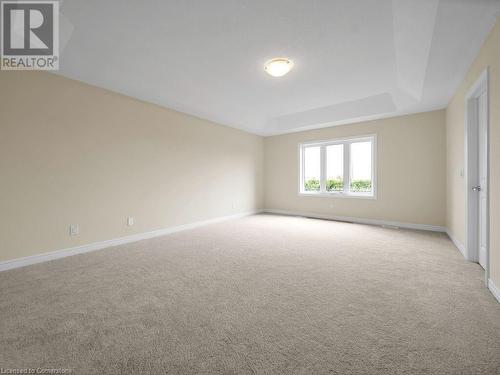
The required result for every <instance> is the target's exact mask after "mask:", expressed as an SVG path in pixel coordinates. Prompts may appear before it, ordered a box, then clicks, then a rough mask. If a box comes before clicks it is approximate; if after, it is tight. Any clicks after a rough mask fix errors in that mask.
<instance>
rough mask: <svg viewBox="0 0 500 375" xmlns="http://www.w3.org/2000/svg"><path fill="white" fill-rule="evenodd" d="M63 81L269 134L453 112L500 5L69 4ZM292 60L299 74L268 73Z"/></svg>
mask: <svg viewBox="0 0 500 375" xmlns="http://www.w3.org/2000/svg"><path fill="white" fill-rule="evenodd" d="M61 4H62V6H61V13H62V17H61V19H60V29H61V41H60V44H61V47H62V52H61V58H60V71H59V72H57V74H60V75H63V76H66V77H70V78H73V79H77V80H80V81H83V82H86V83H89V84H92V85H96V86H99V87H103V88H106V89H109V90H112V91H116V92H119V93H122V94H125V95H129V96H131V97H134V98H137V99H141V100H144V101H147V102H151V103H155V104H158V105H160V106H164V107H168V108H173V109H176V110H178V111H181V112H185V113H189V114H192V115H195V116H198V117H201V118H205V119H208V120H212V121H215V122H218V123H221V124H224V125H228V126H231V127H235V128H239V129H243V130H246V131H249V132H252V133H255V134H260V135H273V134H282V133H288V132H293V131H298V130H304V129H311V128H317V127H323V126H331V125H336V124H343V123H349V122H354V121H360V120H366V119H374V118H382V117H392V116H396V115H401V114H406V113H414V112H422V111H428V110H433V109H439V108H443V107H445V106H446V105H447V103H448V102H449V100H450V99H451V97H452V95H453V93H454V91H455V90H456V88H457V87H458V84H459V83H460V81H461V80H462V78H463V77H464V75H465V73H466V71H467V69H468V67H469V66H470V64H471V63H472V61H473V59H474V57H475V56H476V54H477V53H478V51H479V49H480V47H481V44H482V42H483V41H484V39H485V38H486V36H487V34H488V32H489V31H490V30H491V28H492V26H493V24H494V22H495V19H496V16H497V15H498V14H499V11H500V0H376V1H375V0H355V1H354V0H210V1H203V0H148V1H136V0H106V1H103V0H95V1H94V0H85V1H81V0H65V1H61ZM273 57H289V58H291V59H292V60H293V61H294V63H295V66H294V69H293V70H292V71H291V72H290V73H289V74H288V75H286V76H285V77H282V78H272V77H270V76H268V75H267V74H266V73H265V72H264V69H263V65H264V63H265V62H266V61H267V60H269V59H271V58H273Z"/></svg>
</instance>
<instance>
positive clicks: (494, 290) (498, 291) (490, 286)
mask: <svg viewBox="0 0 500 375" xmlns="http://www.w3.org/2000/svg"><path fill="white" fill-rule="evenodd" d="M488 289H489V290H490V292H491V294H493V295H494V296H495V298H496V299H497V301H498V302H500V289H499V288H498V287H497V286H496V285H495V284H494V283H493V280H491V279H489V280H488Z"/></svg>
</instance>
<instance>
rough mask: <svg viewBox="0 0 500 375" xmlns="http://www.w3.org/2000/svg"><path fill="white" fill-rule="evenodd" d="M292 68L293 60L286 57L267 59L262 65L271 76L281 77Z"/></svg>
mask: <svg viewBox="0 0 500 375" xmlns="http://www.w3.org/2000/svg"><path fill="white" fill-rule="evenodd" d="M292 68H293V61H292V60H290V59H286V58H282V57H280V58H276V59H272V60H269V61H268V62H266V64H265V65H264V70H265V71H266V72H267V74H269V75H270V76H272V77H283V76H284V75H285V74H287V73H288V72H289V71H290V70H292Z"/></svg>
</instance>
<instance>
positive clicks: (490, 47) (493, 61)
mask: <svg viewBox="0 0 500 375" xmlns="http://www.w3.org/2000/svg"><path fill="white" fill-rule="evenodd" d="M487 66H489V67H490V81H489V84H490V228H491V233H490V271H491V278H492V279H493V282H494V283H495V284H496V285H497V286H499V285H500V196H499V195H498V192H499V191H500V21H498V20H497V23H496V25H495V27H494V28H493V30H492V31H491V33H490V35H489V36H488V38H487V40H486V41H485V43H484V45H483V47H482V48H481V51H480V52H479V55H478V56H477V58H476V60H475V61H474V63H473V64H472V66H471V68H470V69H469V71H468V73H467V75H466V77H465V79H464V80H463V82H462V83H461V85H460V87H459V88H458V90H457V92H456V93H455V96H454V97H453V99H452V100H451V102H450V104H449V105H448V108H447V109H446V127H447V149H448V151H447V172H448V175H447V186H448V187H447V190H448V201H447V211H448V214H447V226H448V228H449V230H450V232H451V234H452V235H453V236H454V237H455V238H456V239H457V240H458V241H460V242H461V243H462V244H463V243H464V242H465V181H464V179H463V178H462V177H460V170H462V169H463V168H464V158H465V156H464V132H465V130H464V129H465V128H464V127H465V96H466V95H467V92H468V90H469V88H470V87H471V86H472V85H473V84H474V82H475V81H476V80H477V79H478V78H479V76H480V74H481V73H482V72H483V71H484V69H485V68H486V67H487Z"/></svg>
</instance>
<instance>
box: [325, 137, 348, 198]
mask: <svg viewBox="0 0 500 375" xmlns="http://www.w3.org/2000/svg"><path fill="white" fill-rule="evenodd" d="M343 190H344V145H342V144H340V145H331V146H326V191H328V192H339V191H343Z"/></svg>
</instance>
